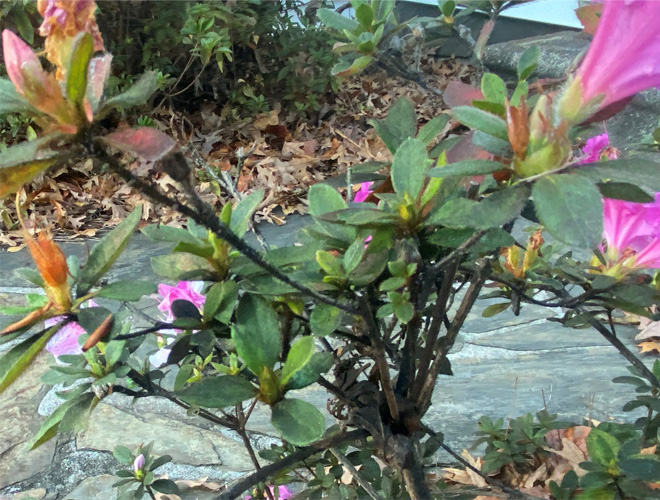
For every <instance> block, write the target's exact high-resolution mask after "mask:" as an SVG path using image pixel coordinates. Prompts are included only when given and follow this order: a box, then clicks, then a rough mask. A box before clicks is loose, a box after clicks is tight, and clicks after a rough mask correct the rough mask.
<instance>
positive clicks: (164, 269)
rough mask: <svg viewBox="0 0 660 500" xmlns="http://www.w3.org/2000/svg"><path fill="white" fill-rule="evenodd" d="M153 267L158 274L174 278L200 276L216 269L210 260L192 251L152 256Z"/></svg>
mask: <svg viewBox="0 0 660 500" xmlns="http://www.w3.org/2000/svg"><path fill="white" fill-rule="evenodd" d="M151 268H152V269H153V270H154V272H155V273H156V274H159V275H160V276H164V277H166V278H171V279H174V280H185V279H193V278H199V277H202V276H206V275H209V274H212V273H213V272H214V271H215V269H213V266H212V265H211V264H210V263H209V261H208V260H206V259H204V258H202V257H198V256H197V255H193V254H191V253H173V254H167V255H158V256H156V257H152V258H151Z"/></svg>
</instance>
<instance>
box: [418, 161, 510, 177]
mask: <svg viewBox="0 0 660 500" xmlns="http://www.w3.org/2000/svg"><path fill="white" fill-rule="evenodd" d="M503 168H505V166H504V165H503V164H502V163H500V162H497V161H489V160H465V161H459V162H456V163H450V164H448V165H444V166H442V167H436V168H432V169H431V170H430V171H429V177H468V176H473V175H486V174H492V173H494V172H499V171H500V170H502V169H503Z"/></svg>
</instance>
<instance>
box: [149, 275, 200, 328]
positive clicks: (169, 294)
mask: <svg viewBox="0 0 660 500" xmlns="http://www.w3.org/2000/svg"><path fill="white" fill-rule="evenodd" d="M203 286H204V282H203V281H179V282H178V283H177V284H176V286H170V285H165V284H163V283H161V284H160V285H158V294H159V295H160V296H161V297H162V300H161V302H160V304H158V310H159V311H161V312H164V313H166V319H167V321H173V320H174V314H172V302H174V301H175V300H187V301H189V302H192V303H193V304H195V305H196V306H197V307H198V308H201V307H202V306H203V305H204V301H205V300H206V297H204V295H202V294H201V293H199V292H201V291H202V287H203Z"/></svg>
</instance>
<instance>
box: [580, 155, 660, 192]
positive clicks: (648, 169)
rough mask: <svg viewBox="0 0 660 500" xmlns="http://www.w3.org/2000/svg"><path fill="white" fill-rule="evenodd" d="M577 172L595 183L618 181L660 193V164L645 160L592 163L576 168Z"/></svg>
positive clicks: (630, 159) (629, 159) (633, 159)
mask: <svg viewBox="0 0 660 500" xmlns="http://www.w3.org/2000/svg"><path fill="white" fill-rule="evenodd" d="M576 171H577V172H578V173H579V174H580V175H583V176H586V177H589V178H590V179H591V180H593V181H595V182H601V181H616V182H625V183H629V184H635V185H637V186H640V187H644V188H647V189H648V190H650V191H653V192H657V191H660V176H659V175H658V172H660V164H658V163H655V162H653V161H649V160H647V159H644V158H625V159H621V160H607V161H604V162H600V163H590V164H588V165H580V166H579V167H576Z"/></svg>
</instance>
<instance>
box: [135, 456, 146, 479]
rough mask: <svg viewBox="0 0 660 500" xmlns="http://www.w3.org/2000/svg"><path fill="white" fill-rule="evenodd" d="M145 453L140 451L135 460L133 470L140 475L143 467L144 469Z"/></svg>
mask: <svg viewBox="0 0 660 500" xmlns="http://www.w3.org/2000/svg"><path fill="white" fill-rule="evenodd" d="M144 464H145V460H144V455H143V454H142V453H140V454H139V455H138V456H137V457H135V461H134V462H133V472H134V473H135V475H138V474H139V473H140V472H142V469H144Z"/></svg>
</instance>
